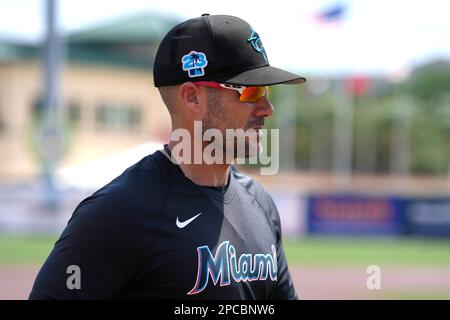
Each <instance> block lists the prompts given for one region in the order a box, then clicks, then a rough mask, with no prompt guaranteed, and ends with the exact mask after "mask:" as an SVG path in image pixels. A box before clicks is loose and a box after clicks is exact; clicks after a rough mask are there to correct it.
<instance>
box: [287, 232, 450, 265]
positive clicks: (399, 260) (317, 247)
mask: <svg viewBox="0 0 450 320" xmlns="http://www.w3.org/2000/svg"><path fill="white" fill-rule="evenodd" d="M284 248H285V251H286V256H287V259H288V261H289V263H291V264H294V265H296V264H300V265H330V264H331V265H342V266H346V265H350V266H351V265H366V266H367V265H371V264H379V265H381V264H382V265H396V266H404V265H406V266H411V265H417V266H448V267H450V239H440V240H437V239H420V238H402V239H383V238H376V239H374V238H354V239H349V238H305V239H302V240H296V241H293V240H287V241H285V242H284Z"/></svg>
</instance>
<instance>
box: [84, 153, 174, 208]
mask: <svg viewBox="0 0 450 320" xmlns="http://www.w3.org/2000/svg"><path fill="white" fill-rule="evenodd" d="M168 184H169V181H168V173H167V168H166V167H165V164H164V163H163V162H162V161H161V159H160V158H159V156H158V155H157V153H154V154H152V155H149V156H146V157H144V158H143V159H141V160H140V161H139V162H137V163H136V164H134V165H132V166H130V167H129V168H127V169H126V170H125V171H124V172H123V173H122V174H121V175H119V176H118V177H116V178H115V179H114V180H112V181H111V182H109V183H108V184H106V185H105V186H103V187H101V188H100V189H98V190H97V191H95V192H94V193H93V194H92V195H91V196H89V197H87V198H86V199H84V200H83V201H82V202H81V203H80V204H79V205H78V206H77V208H76V209H75V212H77V211H80V210H81V211H89V212H93V213H97V214H99V213H101V212H108V214H109V215H115V214H122V213H123V214H126V215H128V216H136V215H139V214H143V213H144V211H145V213H144V214H148V213H149V212H148V208H154V209H156V208H158V207H160V206H161V205H162V203H161V202H162V201H163V199H164V194H165V193H166V192H167V189H168V188H167V186H168Z"/></svg>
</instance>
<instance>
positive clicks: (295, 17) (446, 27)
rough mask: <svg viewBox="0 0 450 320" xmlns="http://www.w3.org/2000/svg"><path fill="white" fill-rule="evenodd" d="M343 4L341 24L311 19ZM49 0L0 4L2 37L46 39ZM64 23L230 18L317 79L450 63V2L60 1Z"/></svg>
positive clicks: (275, 59)
mask: <svg viewBox="0 0 450 320" xmlns="http://www.w3.org/2000/svg"><path fill="white" fill-rule="evenodd" d="M336 2H344V3H346V4H347V9H348V10H347V12H346V14H345V19H344V21H343V22H342V23H341V24H339V25H338V26H334V27H330V26H323V25H320V24H318V23H315V22H313V21H312V19H311V17H312V16H313V15H314V14H316V13H317V12H318V11H319V10H320V9H321V8H324V7H326V6H327V5H330V4H333V3H336ZM43 4H44V0H0V38H19V39H26V40H31V41H40V40H41V39H42V37H43V12H44V7H43ZM59 7H60V8H59V12H60V25H61V28H62V29H63V30H66V31H67V30H77V29H81V28H84V27H88V26H90V25H92V24H95V23H98V22H100V21H102V20H108V19H110V18H113V17H116V16H120V15H129V14H133V13H136V12H142V11H158V12H162V13H164V14H169V15H173V16H176V17H179V18H181V19H184V18H191V17H195V16H199V15H200V14H202V13H205V12H208V13H211V14H231V15H235V16H239V17H241V18H243V19H245V20H247V21H248V22H249V23H250V24H252V26H253V27H254V28H255V29H256V30H257V31H258V33H259V34H260V35H261V38H262V40H263V43H264V46H265V48H266V51H267V54H268V56H269V60H270V62H271V64H272V65H274V66H278V67H283V68H289V69H291V70H293V71H297V72H305V73H317V74H329V75H332V74H338V73H370V74H383V75H390V74H397V73H399V72H401V71H402V70H407V69H409V68H410V67H411V66H413V65H416V64H420V63H423V62H426V61H429V60H431V59H434V58H447V59H450V19H448V12H450V10H449V9H450V3H449V4H447V2H446V1H442V0H427V1H424V0H417V1H400V0H390V1H388V0H365V1H351V0H346V1H345V0H342V1H337V0H316V1H282V0H278V1H265V0H259V1H254V0H250V1H248V0H247V1H243V0H239V1H238V0H226V1H212V0H208V1H204V0H196V1H195V2H192V1H185V0H184V1H182V0H164V1H155V0H127V1H123V0H78V1H76V0H60V4H59Z"/></svg>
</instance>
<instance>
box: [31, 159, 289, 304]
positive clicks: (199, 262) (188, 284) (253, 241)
mask: <svg viewBox="0 0 450 320" xmlns="http://www.w3.org/2000/svg"><path fill="white" fill-rule="evenodd" d="M228 180H229V183H228V185H227V187H226V188H214V187H205V186H199V185H197V184H195V183H193V182H192V181H191V180H190V179H188V178H186V177H185V176H184V174H183V172H182V171H181V169H180V167H179V166H177V165H174V164H173V163H172V162H171V161H170V160H169V159H168V158H167V157H166V156H164V154H163V153H161V152H160V151H157V152H155V153H154V154H152V155H149V156H147V157H145V158H143V159H142V160H141V161H140V162H138V163H136V164H135V165H133V166H131V167H130V168H128V169H127V170H126V171H125V172H124V173H123V174H122V175H120V176H119V177H117V178H116V179H114V180H113V181H112V182H110V183H109V184H108V185H106V186H105V187H103V188H101V189H100V190H98V191H97V192H95V193H94V194H93V195H92V196H90V197H88V198H86V199H84V200H83V201H82V202H81V203H80V204H79V205H78V207H77V208H76V209H75V211H74V213H73V215H72V217H71V219H70V220H69V222H68V224H67V227H66V228H65V230H64V231H63V233H62V235H61V236H60V238H59V239H58V241H57V242H56V243H55V246H54V248H53V250H52V252H51V253H50V255H49V257H48V258H47V260H46V262H45V263H44V265H43V266H42V268H41V270H40V272H39V274H38V276H37V278H36V281H35V283H34V286H33V289H32V291H31V293H30V299H297V295H296V292H295V290H294V286H293V283H292V280H291V276H290V274H289V271H288V266H287V263H286V258H285V255H284V252H283V248H282V242H281V229H280V218H279V215H278V211H277V209H276V206H275V204H274V202H273V200H272V198H271V197H270V196H269V195H268V194H267V193H266V192H265V191H264V189H263V188H262V187H261V186H260V185H259V184H258V183H257V182H255V181H254V180H253V179H251V178H250V177H248V176H246V175H244V174H242V173H240V172H239V171H238V170H237V169H236V168H235V167H232V168H231V170H230V175H229V179H228ZM70 266H76V267H77V268H79V276H80V279H79V280H80V283H79V286H78V287H75V288H74V287H73V286H68V283H67V282H68V278H69V277H70V276H71V270H73V269H69V267H70ZM71 268H73V267H71Z"/></svg>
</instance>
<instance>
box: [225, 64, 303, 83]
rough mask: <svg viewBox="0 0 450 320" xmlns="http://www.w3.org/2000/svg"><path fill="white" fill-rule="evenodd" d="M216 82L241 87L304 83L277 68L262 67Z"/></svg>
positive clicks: (297, 76)
mask: <svg viewBox="0 0 450 320" xmlns="http://www.w3.org/2000/svg"><path fill="white" fill-rule="evenodd" d="M218 81H219V82H222V83H229V84H235V85H241V86H268V85H275V84H300V83H304V82H305V81H306V79H305V78H304V77H301V76H299V75H296V74H294V73H291V72H288V71H285V70H282V69H279V68H275V67H272V66H264V67H260V68H256V69H251V70H247V71H244V72H241V73H239V74H238V75H230V76H228V77H222V78H221V79H218Z"/></svg>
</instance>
